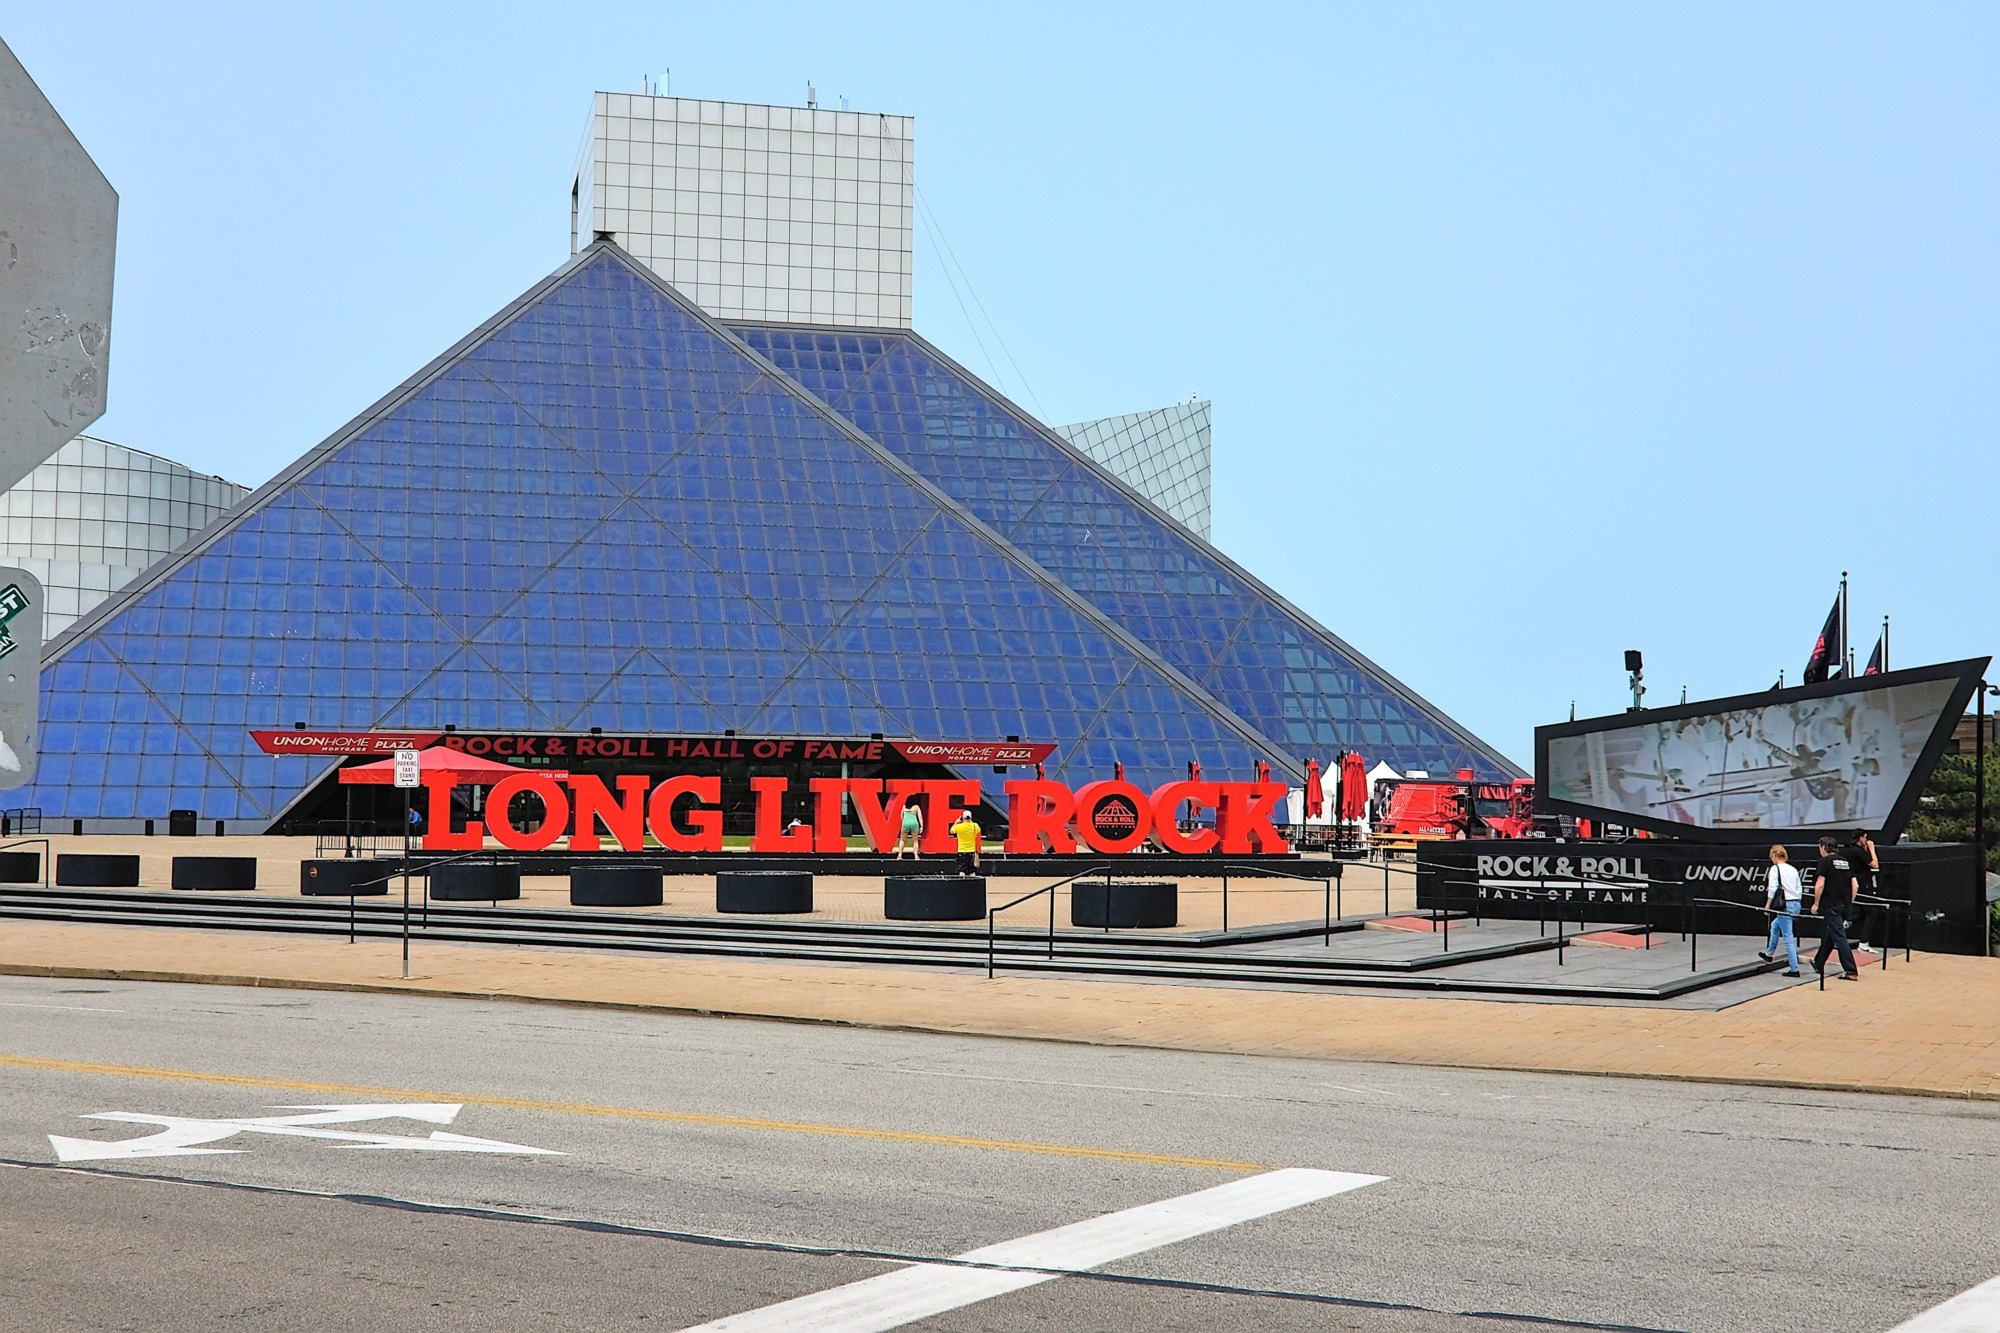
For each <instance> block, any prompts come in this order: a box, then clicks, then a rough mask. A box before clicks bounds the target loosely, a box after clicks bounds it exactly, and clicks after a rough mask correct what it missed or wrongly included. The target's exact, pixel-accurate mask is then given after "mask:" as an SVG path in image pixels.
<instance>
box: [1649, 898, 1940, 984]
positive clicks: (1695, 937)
mask: <svg viewBox="0 0 2000 1333" xmlns="http://www.w3.org/2000/svg"><path fill="white" fill-rule="evenodd" d="M1863 897H1868V898H1869V899H1870V901H1872V902H1878V903H1881V904H1882V905H1883V906H1885V907H1889V908H1891V909H1892V910H1893V909H1894V908H1895V907H1896V906H1898V905H1900V906H1903V907H1905V908H1907V907H1908V906H1910V904H1909V902H1908V900H1906V899H1901V898H1875V897H1873V896H1872V895H1864V894H1855V895H1854V898H1855V901H1857V902H1858V901H1860V900H1861V899H1862V898H1863ZM1702 903H1706V904H1708V905H1709V906H1711V907H1740V908H1743V909H1744V910H1745V911H1750V912H1755V913H1757V914H1758V915H1759V916H1781V915H1782V916H1802V917H1813V916H1816V917H1819V918H1820V919H1822V920H1824V919H1825V917H1826V913H1824V912H1812V911H1808V910H1807V909H1806V905H1805V901H1804V899H1801V900H1800V901H1799V910H1798V911H1796V912H1786V911H1782V910H1781V909H1779V908H1775V907H1770V906H1767V905H1763V904H1759V903H1739V902H1736V901H1734V900H1733V899H1729V898H1694V897H1690V898H1689V899H1687V909H1688V910H1687V916H1688V936H1689V940H1690V947H1689V949H1688V970H1689V971H1690V972H1692V971H1694V967H1695V951H1696V950H1697V949H1698V948H1699V947H1700V940H1701V937H1700V935H1699V934H1698V933H1697V932H1696V929H1695V927H1696V925H1697V923H1698V918H1697V917H1696V916H1695V913H1694V907H1695V906H1696V905H1698V904H1702ZM1903 917H1904V920H1903V961H1904V962H1908V961H1909V960H1910V952H1909V943H1910V926H1911V924H1912V922H1911V920H1910V913H1909V912H1908V911H1905V912H1904V914H1903ZM1889 954H1890V949H1889V940H1888V933H1887V932H1886V931H1885V932H1883V940H1882V970H1883V971H1884V972H1887V971H1888V970H1889ZM1814 970H1815V971H1817V972H1818V973H1819V988H1820V989H1821V990H1825V989H1826V970H1825V969H1824V968H1815V969H1814Z"/></svg>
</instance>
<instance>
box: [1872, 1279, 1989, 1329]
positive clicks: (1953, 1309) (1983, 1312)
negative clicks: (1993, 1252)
mask: <svg viewBox="0 0 2000 1333" xmlns="http://www.w3.org/2000/svg"><path fill="white" fill-rule="evenodd" d="M1996 1329H2000V1277H1996V1278H1994V1279H1992V1280H1991V1281H1989V1282H1982V1283H1980V1284H1979V1285H1978V1286H1976V1287H1974V1288H1973V1289H1972V1290H1971V1291H1964V1292H1960V1293H1959V1294H1958V1295H1956V1296H1954V1297H1952V1298H1951V1299H1950V1300H1948V1301H1946V1302H1945V1303H1944V1304H1943V1305H1938V1306H1933V1307H1932V1308H1930V1309H1928V1310H1926V1311H1924V1312H1923V1313H1922V1314H1920V1315H1918V1316H1917V1317H1916V1318H1915V1319H1906V1320H1904V1321H1903V1322H1902V1323H1900V1324H1898V1325H1896V1326H1895V1327H1894V1328H1892V1329H1890V1330H1889V1333H1994V1331H1995V1330H1996Z"/></svg>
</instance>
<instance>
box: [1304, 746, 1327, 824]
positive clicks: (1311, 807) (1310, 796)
mask: <svg viewBox="0 0 2000 1333" xmlns="http://www.w3.org/2000/svg"><path fill="white" fill-rule="evenodd" d="M1325 810H1326V788H1325V787H1324V786H1322V785H1321V783H1320V780H1319V760H1317V759H1308V760H1306V818H1307V819H1318V818H1319V817H1320V815H1321V814H1322V813H1323V812H1324V811H1325Z"/></svg>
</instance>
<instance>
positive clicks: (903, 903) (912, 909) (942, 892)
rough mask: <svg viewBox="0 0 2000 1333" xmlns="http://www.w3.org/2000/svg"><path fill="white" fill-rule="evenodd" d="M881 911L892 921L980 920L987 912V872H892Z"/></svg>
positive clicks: (885, 885) (883, 897)
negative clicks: (898, 873) (927, 873)
mask: <svg viewBox="0 0 2000 1333" xmlns="http://www.w3.org/2000/svg"><path fill="white" fill-rule="evenodd" d="M882 915H883V916H886V917H888V918H889V920H891V921H977V920H979V919H980V918H981V917H983V916H985V915H986V877H985V876H984V875H890V876H888V877H887V878H885V879H884V880H883V881H882Z"/></svg>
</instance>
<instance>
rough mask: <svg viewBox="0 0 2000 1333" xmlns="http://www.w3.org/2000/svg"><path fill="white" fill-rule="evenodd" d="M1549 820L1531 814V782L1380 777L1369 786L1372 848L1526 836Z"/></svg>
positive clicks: (1461, 776)
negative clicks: (1372, 792)
mask: <svg viewBox="0 0 2000 1333" xmlns="http://www.w3.org/2000/svg"><path fill="white" fill-rule="evenodd" d="M1552 822H1553V821H1551V820H1549V819H1548V818H1547V817H1546V816H1544V817H1543V818H1542V819H1541V820H1539V821H1538V820H1537V818H1536V816H1535V780H1534V779H1533V778H1515V779H1513V780H1512V781H1511V782H1476V781H1474V780H1473V775H1472V770H1471V769H1469V768H1462V769H1460V770H1459V771H1458V776H1457V777H1455V778H1383V779H1382V780H1381V781H1380V782H1378V783H1376V784H1375V799H1374V801H1373V804H1372V808H1371V810H1370V825H1371V829H1372V832H1373V836H1374V841H1375V843H1376V845H1377V846H1383V847H1414V846H1415V845H1416V844H1417V843H1419V842H1424V841H1429V840H1432V839H1440V838H1443V839H1458V838H1532V837H1535V836H1537V835H1538V834H1541V833H1545V832H1546V831H1547V825H1549V824H1550V823H1552Z"/></svg>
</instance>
